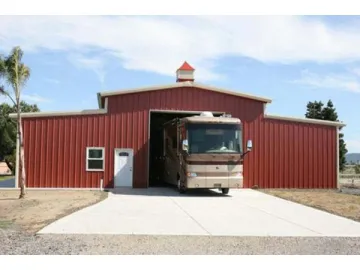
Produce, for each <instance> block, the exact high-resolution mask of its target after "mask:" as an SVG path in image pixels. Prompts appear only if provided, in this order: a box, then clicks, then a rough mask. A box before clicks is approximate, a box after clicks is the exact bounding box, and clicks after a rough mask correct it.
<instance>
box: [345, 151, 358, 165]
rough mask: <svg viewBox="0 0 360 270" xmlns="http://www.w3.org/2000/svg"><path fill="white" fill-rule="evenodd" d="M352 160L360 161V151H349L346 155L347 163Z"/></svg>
mask: <svg viewBox="0 0 360 270" xmlns="http://www.w3.org/2000/svg"><path fill="white" fill-rule="evenodd" d="M350 162H354V163H357V162H360V153H349V154H347V155H346V163H350Z"/></svg>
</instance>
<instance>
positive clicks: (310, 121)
mask: <svg viewBox="0 0 360 270" xmlns="http://www.w3.org/2000/svg"><path fill="white" fill-rule="evenodd" d="M264 118H268V119H275V120H284V121H293V122H301V123H308V124H316V125H325V126H334V127H344V126H346V125H345V124H344V123H343V122H334V121H328V120H318V119H310V118H296V117H287V116H279V115H270V114H264Z"/></svg>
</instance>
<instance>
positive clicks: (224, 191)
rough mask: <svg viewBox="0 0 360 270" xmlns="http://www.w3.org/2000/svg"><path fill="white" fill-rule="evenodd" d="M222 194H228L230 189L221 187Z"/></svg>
mask: <svg viewBox="0 0 360 270" xmlns="http://www.w3.org/2000/svg"><path fill="white" fill-rule="evenodd" d="M221 192H222V194H228V193H229V189H228V188H222V189H221Z"/></svg>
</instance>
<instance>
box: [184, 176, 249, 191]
mask: <svg viewBox="0 0 360 270" xmlns="http://www.w3.org/2000/svg"><path fill="white" fill-rule="evenodd" d="M185 186H186V188H209V189H211V188H242V187H243V178H242V177H211V178H210V177H207V178H205V177H192V178H188V179H187V181H186V185H185Z"/></svg>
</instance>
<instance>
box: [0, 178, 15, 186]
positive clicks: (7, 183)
mask: <svg viewBox="0 0 360 270" xmlns="http://www.w3.org/2000/svg"><path fill="white" fill-rule="evenodd" d="M14 187H15V178H10V179H8V180H4V181H0V188H14Z"/></svg>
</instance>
